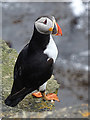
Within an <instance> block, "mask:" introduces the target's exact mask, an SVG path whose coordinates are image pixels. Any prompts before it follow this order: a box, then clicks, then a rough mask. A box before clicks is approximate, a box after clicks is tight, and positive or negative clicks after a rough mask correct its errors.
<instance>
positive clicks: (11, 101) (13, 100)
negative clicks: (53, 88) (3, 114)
mask: <svg viewBox="0 0 90 120" xmlns="http://www.w3.org/2000/svg"><path fill="white" fill-rule="evenodd" d="M30 92H31V90H30V89H29V88H23V89H22V90H20V91H18V92H17V93H15V94H13V95H11V94H10V95H9V96H8V97H7V98H6V100H5V104H6V105H8V106H11V107H14V106H16V105H17V104H18V103H19V102H20V101H21V100H23V99H24V97H25V96H26V95H27V94H29V93H30Z"/></svg>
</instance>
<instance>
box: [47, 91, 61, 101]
mask: <svg viewBox="0 0 90 120" xmlns="http://www.w3.org/2000/svg"><path fill="white" fill-rule="evenodd" d="M45 98H46V99H47V100H56V101H58V102H60V100H59V98H58V96H57V95H56V94H55V93H49V94H47V95H46V96H45Z"/></svg>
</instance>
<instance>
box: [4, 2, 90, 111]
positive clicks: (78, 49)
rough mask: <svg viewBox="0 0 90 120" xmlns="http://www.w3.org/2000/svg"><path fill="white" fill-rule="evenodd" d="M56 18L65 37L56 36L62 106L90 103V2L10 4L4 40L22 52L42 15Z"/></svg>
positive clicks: (6, 10)
mask: <svg viewBox="0 0 90 120" xmlns="http://www.w3.org/2000/svg"><path fill="white" fill-rule="evenodd" d="M43 15H53V16H55V18H56V20H57V23H58V24H59V25H60V27H61V28H62V32H63V36H62V37H61V36H59V37H56V36H55V37H54V36H53V37H54V40H55V43H56V45H57V47H58V51H59V55H58V58H57V60H56V64H55V68H54V75H55V79H56V80H57V81H58V83H60V88H59V91H58V96H59V98H60V100H61V102H60V103H58V102H56V103H55V107H56V109H59V108H61V107H65V106H66V107H68V106H72V105H75V104H82V103H88V69H89V67H88V54H90V51H89V50H88V3H86V2H84V3H82V1H81V0H72V2H35V3H34V2H28V3H27V2H23V3H21V2H15V3H13V2H7V3H5V2H4V3H2V38H3V40H5V41H6V43H7V44H8V46H9V47H11V48H14V49H16V50H17V52H18V53H19V52H20V51H21V49H22V48H23V47H24V46H25V45H26V44H27V43H28V42H29V41H30V38H31V36H32V34H33V27H34V22H35V20H36V19H37V18H38V17H39V16H43Z"/></svg>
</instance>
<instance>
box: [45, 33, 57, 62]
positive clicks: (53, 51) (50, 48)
mask: <svg viewBox="0 0 90 120" xmlns="http://www.w3.org/2000/svg"><path fill="white" fill-rule="evenodd" d="M44 54H47V55H48V57H49V58H53V60H54V63H55V61H56V58H57V55H58V49H57V46H56V44H55V42H54V40H53V38H52V36H51V35H50V42H49V44H48V45H47V48H46V49H45V50H44Z"/></svg>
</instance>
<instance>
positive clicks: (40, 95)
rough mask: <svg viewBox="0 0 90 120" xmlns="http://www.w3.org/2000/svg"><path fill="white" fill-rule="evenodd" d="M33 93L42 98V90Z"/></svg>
mask: <svg viewBox="0 0 90 120" xmlns="http://www.w3.org/2000/svg"><path fill="white" fill-rule="evenodd" d="M32 95H33V96H35V97H37V98H41V97H42V94H41V92H34V93H32Z"/></svg>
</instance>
